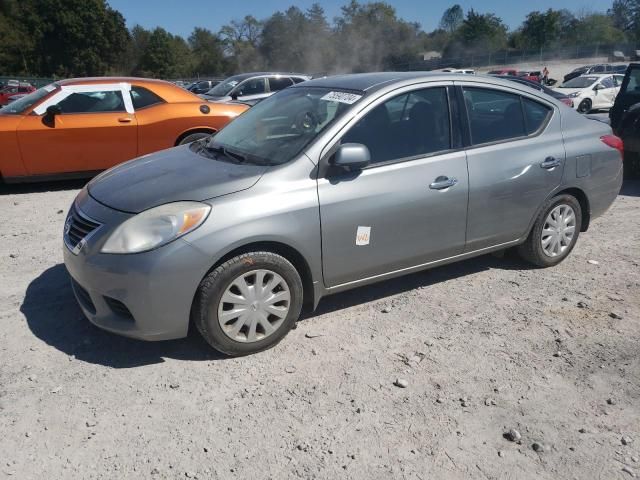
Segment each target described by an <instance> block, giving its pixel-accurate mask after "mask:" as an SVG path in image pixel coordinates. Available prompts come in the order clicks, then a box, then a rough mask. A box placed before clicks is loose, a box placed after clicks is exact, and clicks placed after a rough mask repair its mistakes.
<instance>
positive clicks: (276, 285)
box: [218, 270, 291, 343]
mask: <svg viewBox="0 0 640 480" xmlns="http://www.w3.org/2000/svg"><path fill="white" fill-rule="evenodd" d="M290 306H291V292H290V290H289V285H287V282H286V281H285V280H284V278H282V277H281V276H280V275H278V274H277V273H276V272H272V271H271V270H252V271H250V272H247V273H243V274H242V275H240V276H239V277H237V278H236V279H235V280H233V281H232V282H231V283H230V284H229V286H228V287H227V289H226V290H225V292H224V294H223V295H222V297H221V299H220V304H219V305H218V323H219V324H220V327H221V328H222V331H223V332H224V333H225V334H226V335H227V336H228V337H229V338H231V339H232V340H235V341H236V342H244V343H251V342H257V341H260V340H262V339H264V338H266V337H268V336H269V335H272V334H273V333H275V331H276V330H278V328H280V326H281V325H282V323H283V322H284V320H285V319H286V318H287V315H288V313H289V308H290Z"/></svg>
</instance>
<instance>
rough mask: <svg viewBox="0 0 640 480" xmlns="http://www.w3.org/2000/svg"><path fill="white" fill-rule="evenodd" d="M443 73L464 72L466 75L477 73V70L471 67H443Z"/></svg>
mask: <svg viewBox="0 0 640 480" xmlns="http://www.w3.org/2000/svg"><path fill="white" fill-rule="evenodd" d="M441 72H443V73H462V74H464V75H475V73H476V71H475V70H471V69H469V68H443V69H442V70H441Z"/></svg>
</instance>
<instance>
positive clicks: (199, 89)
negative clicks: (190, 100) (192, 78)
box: [187, 80, 220, 95]
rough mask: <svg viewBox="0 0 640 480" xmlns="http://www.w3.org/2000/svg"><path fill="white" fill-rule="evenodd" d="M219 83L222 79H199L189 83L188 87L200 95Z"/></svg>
mask: <svg viewBox="0 0 640 480" xmlns="http://www.w3.org/2000/svg"><path fill="white" fill-rule="evenodd" d="M219 83H220V80H198V81H197V82H193V83H192V84H191V85H189V86H188V87H187V90H189V91H190V92H192V93H195V94H196V95H200V94H203V93H207V92H208V91H209V90H211V89H212V88H213V87H215V86H216V85H218V84H219Z"/></svg>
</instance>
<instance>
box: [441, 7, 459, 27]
mask: <svg viewBox="0 0 640 480" xmlns="http://www.w3.org/2000/svg"><path fill="white" fill-rule="evenodd" d="M463 21H464V11H463V10H462V7H461V6H460V5H458V4H455V5H454V6H452V7H449V8H447V9H446V10H445V11H444V13H443V14H442V18H441V19H440V30H444V31H445V32H449V33H455V31H456V30H458V28H460V26H461V25H462V22H463Z"/></svg>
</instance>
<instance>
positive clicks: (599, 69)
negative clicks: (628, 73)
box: [563, 63, 614, 83]
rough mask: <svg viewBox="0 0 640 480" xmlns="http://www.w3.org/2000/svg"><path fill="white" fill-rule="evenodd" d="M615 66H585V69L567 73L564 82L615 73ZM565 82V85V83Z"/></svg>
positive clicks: (581, 68)
mask: <svg viewBox="0 0 640 480" xmlns="http://www.w3.org/2000/svg"><path fill="white" fill-rule="evenodd" d="M613 72H614V70H613V66H611V65H608V64H606V63H605V64H598V65H585V66H584V67H578V68H576V69H574V70H572V71H571V72H569V73H567V74H566V75H565V76H564V79H563V80H564V82H568V81H569V80H571V79H573V78H576V77H579V76H581V75H593V74H602V73H613ZM564 82H563V83H564Z"/></svg>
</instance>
